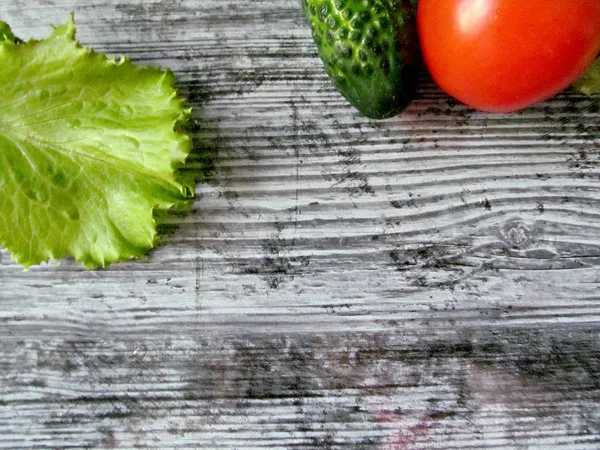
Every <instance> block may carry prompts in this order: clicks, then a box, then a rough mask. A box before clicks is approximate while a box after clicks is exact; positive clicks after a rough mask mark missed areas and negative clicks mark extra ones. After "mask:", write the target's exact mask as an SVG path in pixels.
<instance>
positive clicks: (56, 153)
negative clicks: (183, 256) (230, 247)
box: [0, 16, 193, 268]
mask: <svg viewBox="0 0 600 450" xmlns="http://www.w3.org/2000/svg"><path fill="white" fill-rule="evenodd" d="M175 83H176V78H175V76H174V75H173V73H172V72H171V71H169V70H166V71H163V70H160V69H158V68H151V67H138V66H136V65H134V64H133V63H132V62H131V61H130V60H128V59H125V58H121V59H120V60H118V61H115V60H114V59H110V58H108V57H107V56H106V55H103V54H100V53H96V52H94V51H93V50H89V49H86V48H83V47H82V46H81V45H80V44H79V43H78V42H77V41H76V40H75V26H74V22H73V17H72V16H71V18H70V20H69V21H68V23H67V24H66V25H64V26H60V27H56V28H54V31H53V33H52V35H51V36H50V37H49V38H48V39H44V40H31V41H29V42H23V41H21V40H19V39H18V38H16V37H15V36H14V35H13V34H12V32H11V30H10V28H9V27H8V25H6V24H5V23H3V22H0V93H1V95H0V192H1V193H2V194H1V196H0V246H3V247H5V248H6V249H8V250H9V251H10V252H11V254H12V258H13V259H14V260H15V261H17V262H19V263H21V264H22V265H24V266H25V267H29V266H31V265H33V264H39V263H41V262H45V261H48V260H52V259H55V260H56V259H61V258H63V257H68V256H72V257H74V258H75V259H76V260H77V261H80V262H82V263H83V264H85V265H86V266H88V267H90V268H93V267H98V266H106V265H107V264H109V263H111V262H116V261H120V260H124V259H130V258H135V257H142V256H144V255H145V254H146V253H147V252H148V251H149V250H150V249H151V248H152V247H153V246H154V244H155V241H156V224H155V219H154V212H155V211H158V210H165V209H168V208H170V207H173V206H175V205H181V204H182V202H186V201H189V200H191V198H192V197H193V184H192V183H191V182H190V181H183V180H182V179H181V178H180V177H178V175H177V169H178V168H180V167H181V166H182V165H183V164H184V162H185V160H186V157H187V155H188V154H189V152H190V150H191V146H192V144H191V140H190V137H189V136H188V135H187V134H186V133H185V132H183V131H182V130H181V127H177V129H176V125H177V124H178V123H179V122H180V121H184V122H185V121H186V120H187V119H188V118H189V116H190V113H191V112H190V110H189V109H187V108H185V107H184V102H183V100H182V99H181V98H180V97H179V96H178V95H177V92H176V90H175V87H174V86H175Z"/></svg>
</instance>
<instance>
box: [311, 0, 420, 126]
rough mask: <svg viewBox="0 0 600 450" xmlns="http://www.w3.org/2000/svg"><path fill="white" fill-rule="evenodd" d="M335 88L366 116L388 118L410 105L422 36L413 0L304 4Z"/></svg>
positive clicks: (319, 0)
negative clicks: (417, 23)
mask: <svg viewBox="0 0 600 450" xmlns="http://www.w3.org/2000/svg"><path fill="white" fill-rule="evenodd" d="M303 7H304V12H305V15H306V17H307V19H308V23H309V25H310V28H311V30H312V36H313V39H314V41H315V44H316V46H317V50H318V54H319V57H320V58H321V60H322V61H323V64H324V66H325V70H326V72H327V74H328V75H329V78H330V79H331V80H332V82H333V84H334V86H335V88H336V89H337V90H338V91H339V92H340V93H341V94H342V95H343V96H344V97H345V98H346V99H347V100H348V102H349V103H350V104H352V105H353V106H354V107H355V108H356V109H357V110H358V111H359V112H360V113H361V114H362V115H364V116H366V117H369V118H372V119H385V118H389V117H393V116H395V115H397V114H399V113H401V112H402V111H403V110H404V109H405V108H406V107H407V106H408V105H409V103H410V102H411V101H412V99H413V98H414V95H415V91H416V80H417V74H418V69H419V60H420V59H419V53H420V46H419V38H418V33H417V25H416V16H415V8H414V6H412V0H303Z"/></svg>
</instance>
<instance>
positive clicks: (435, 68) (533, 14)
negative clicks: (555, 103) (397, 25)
mask: <svg viewBox="0 0 600 450" xmlns="http://www.w3.org/2000/svg"><path fill="white" fill-rule="evenodd" d="M417 22H418V28H419V38H420V41H421V49H422V52H423V58H424V60H425V64H426V66H427V68H428V70H429V72H430V74H431V76H432V77H433V79H434V80H435V82H436V83H437V84H438V85H439V87H440V88H441V89H443V90H444V91H446V92H447V93H448V94H450V95H451V96H453V97H455V98H456V99H458V100H460V101H461V102H463V103H465V104H467V105H469V106H472V107H474V108H476V109H479V110H482V111H488V112H498V113H507V112H513V111H517V110H520V109H523V108H526V107H529V106H532V105H533V104H535V103H538V102H540V101H543V100H546V99H548V98H550V97H552V96H554V95H556V94H558V93H559V92H561V91H563V90H564V89H566V88H567V87H569V86H570V85H571V84H573V83H574V82H575V81H576V80H577V79H578V78H579V77H580V76H582V75H583V74H584V72H585V71H586V69H587V68H588V67H589V66H590V65H591V64H592V63H593V61H594V59H595V58H596V56H597V55H598V53H599V52H600V0H420V1H419V5H418V12H417Z"/></svg>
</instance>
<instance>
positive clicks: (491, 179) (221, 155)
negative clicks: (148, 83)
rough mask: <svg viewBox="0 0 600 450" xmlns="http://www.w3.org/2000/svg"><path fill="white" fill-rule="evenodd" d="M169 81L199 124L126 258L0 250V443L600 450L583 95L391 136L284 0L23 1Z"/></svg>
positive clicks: (599, 190) (596, 130)
mask: <svg viewBox="0 0 600 450" xmlns="http://www.w3.org/2000/svg"><path fill="white" fill-rule="evenodd" d="M69 11H74V12H75V20H76V23H77V27H78V37H79V39H80V41H81V42H82V44H84V45H86V46H89V47H93V48H95V49H97V50H101V51H104V52H107V53H109V54H112V55H115V56H116V55H120V54H126V55H127V56H129V57H131V58H132V59H133V60H135V61H136V62H139V63H142V64H151V65H160V66H163V67H170V68H172V69H173V71H174V72H175V73H176V74H177V76H178V77H179V79H180V83H181V89H182V91H183V92H184V93H185V94H186V96H187V97H188V99H189V101H190V103H191V104H192V106H193V107H194V111H195V115H196V119H197V121H198V124H199V131H198V132H197V133H196V135H195V140H196V144H197V145H196V147H197V149H196V151H195V153H194V155H193V156H192V157H191V158H190V159H191V160H190V164H189V167H188V169H187V170H191V171H194V172H197V173H199V177H201V181H200V182H199V184H198V187H197V201H196V202H195V204H194V206H193V209H192V211H191V212H190V213H188V214H183V215H171V216H168V217H166V218H163V219H162V221H161V224H160V232H161V245H160V246H159V247H158V248H157V249H156V250H154V251H153V252H152V253H151V254H150V255H149V257H148V259H147V260H145V261H132V262H127V263H123V264H118V265H114V266H111V267H109V268H108V269H106V270H99V271H92V272H90V271H87V270H85V269H82V268H81V267H80V266H78V265H77V264H75V263H73V262H72V261H62V262H61V263H60V264H58V263H51V264H47V265H43V266H39V267H35V268H32V269H31V270H29V271H28V272H24V271H23V270H22V268H21V267H19V266H18V265H16V264H14V263H13V262H11V261H10V257H9V255H8V253H7V252H5V251H0V356H1V358H0V431H1V432H0V448H11V449H14V448H132V447H145V448H161V449H164V448H173V447H181V448H184V447H191V448H207V449H217V448H229V449H255V448H256V449H259V448H270V449H288V448H310V449H341V448H349V449H359V450H360V449H369V450H370V449H381V450H396V449H409V448H448V449H452V448H457V449H458V448H460V449H464V448H514V449H522V448H569V449H571V448H573V449H595V448H599V447H600V407H599V406H598V405H599V404H600V347H599V345H598V340H599V337H600V336H599V334H600V294H599V292H600V270H599V265H600V239H599V238H598V236H599V234H600V220H599V219H600V184H599V179H600V153H599V151H598V148H600V146H599V144H600V142H599V140H600V125H599V120H598V119H599V117H600V114H599V111H600V98H599V97H597V96H596V97H590V98H585V97H582V96H577V95H575V94H574V93H572V92H565V93H563V94H561V95H559V96H557V97H556V98H554V99H552V100H550V101H547V102H545V103H542V104H540V105H537V106H536V107H534V108H531V109H529V110H527V111H524V112H522V113H518V114H514V115H489V114H483V113H479V112H475V111H472V110H470V109H468V108H466V107H464V106H462V105H460V104H458V103H457V102H455V101H453V100H451V99H450V98H448V97H447V96H445V95H444V94H443V93H441V92H440V91H439V90H438V89H437V88H436V87H435V86H434V85H433V84H432V83H431V81H430V80H429V79H428V77H427V76H426V74H423V76H422V80H421V83H420V88H419V97H418V99H417V100H416V101H415V102H414V103H413V104H412V105H411V106H410V107H409V109H408V110H407V111H406V112H405V113H403V114H402V115H400V116H398V117H396V118H393V119H389V120H386V121H378V122H375V121H369V120H367V119H365V118H362V117H360V116H359V115H358V114H357V113H356V112H355V111H354V110H353V109H352V108H350V107H349V106H348V105H347V104H346V102H345V101H344V100H343V99H342V98H341V97H340V96H339V95H338V94H337V93H336V92H335V91H334V90H333V89H332V87H331V85H330V83H329V81H328V80H327V78H326V75H325V74H324V71H323V69H322V66H321V64H320V61H319V60H318V58H317V56H316V51H315V49H314V47H313V45H312V42H311V38H310V33H309V32H308V30H307V27H306V25H305V23H304V20H303V17H302V11H301V8H300V6H299V2H298V1H292V0H290V1H284V0H279V1H277V2H267V1H256V0H252V1H251V0H245V1H244V0H237V1H233V0H219V1H216V0H203V1H196V2H194V1H190V0H171V1H163V2H159V1H152V2H142V1H133V0H130V1H123V0H119V1H109V2H98V1H91V0H85V1H79V2H75V1H67V0H54V1H41V0H38V1H32V0H28V1H24V0H16V1H13V2H12V3H11V4H9V5H7V4H2V5H0V20H4V21H7V22H9V23H10V24H11V25H12V27H13V30H14V31H15V33H16V34H17V35H19V36H21V37H23V38H29V37H36V38H41V37H43V36H44V35H46V34H47V33H48V31H49V29H50V25H51V24H59V23H61V22H64V21H65V20H66V18H67V15H68V12H69Z"/></svg>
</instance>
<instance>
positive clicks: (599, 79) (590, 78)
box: [574, 58, 600, 95]
mask: <svg viewBox="0 0 600 450" xmlns="http://www.w3.org/2000/svg"><path fill="white" fill-rule="evenodd" d="M574 87H575V89H576V90H577V91H579V92H581V93H583V94H586V95H592V94H594V93H596V92H600V58H598V59H597V60H596V61H595V62H594V64H592V67H590V68H589V69H588V71H587V72H586V73H585V75H583V77H581V78H580V79H579V80H578V81H577V82H576V83H575V85H574Z"/></svg>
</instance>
